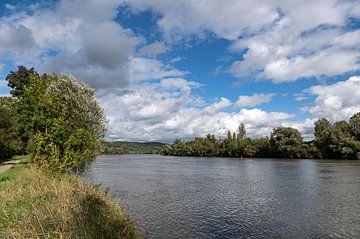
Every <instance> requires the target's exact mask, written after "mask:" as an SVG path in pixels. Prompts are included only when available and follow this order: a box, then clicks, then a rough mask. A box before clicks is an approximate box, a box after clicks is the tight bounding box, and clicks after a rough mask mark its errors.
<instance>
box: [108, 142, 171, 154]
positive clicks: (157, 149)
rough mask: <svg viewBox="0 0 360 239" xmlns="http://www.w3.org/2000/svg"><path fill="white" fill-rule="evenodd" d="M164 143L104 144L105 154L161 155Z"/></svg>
mask: <svg viewBox="0 0 360 239" xmlns="http://www.w3.org/2000/svg"><path fill="white" fill-rule="evenodd" d="M164 145H165V144H164V143H160V142H143V143H140V142H128V141H109V142H105V143H104V146H105V147H104V152H103V153H104V154H160V153H161V152H162V150H163V147H164Z"/></svg>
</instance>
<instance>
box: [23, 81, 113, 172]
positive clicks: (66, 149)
mask: <svg viewBox="0 0 360 239" xmlns="http://www.w3.org/2000/svg"><path fill="white" fill-rule="evenodd" d="M17 114H18V122H19V127H21V128H22V131H23V132H27V133H28V136H29V138H30V139H31V145H30V148H31V152H32V153H33V158H32V160H33V162H35V163H37V164H40V165H46V166H49V167H50V168H52V169H54V170H59V171H68V170H73V171H82V170H84V169H85V167H86V165H88V163H89V162H91V160H92V159H93V158H94V157H95V154H96V153H97V151H98V150H99V146H100V144H101V139H102V138H103V134H104V131H105V125H106V121H105V116H104V113H103V111H102V109H101V108H100V106H99V105H98V103H97V102H96V99H95V96H94V91H93V90H92V89H91V88H89V87H88V86H87V85H85V84H81V83H79V82H77V81H76V80H75V79H74V78H73V77H72V76H68V75H45V76H39V75H38V74H31V75H30V76H29V78H28V82H27V83H26V85H25V86H24V87H23V88H22V95H21V96H20V97H19V99H18V101H17Z"/></svg>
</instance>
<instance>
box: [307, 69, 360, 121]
mask: <svg viewBox="0 0 360 239" xmlns="http://www.w3.org/2000/svg"><path fill="white" fill-rule="evenodd" d="M359 89H360V77H359V76H353V77H350V78H349V79H348V80H346V81H339V82H337V83H335V84H332V85H325V86H321V85H319V86H313V87H311V88H309V89H307V90H306V92H307V93H309V94H312V95H315V96H316V99H315V102H314V104H313V105H312V106H311V107H309V108H308V109H307V111H308V113H309V114H310V115H311V117H312V118H322V117H325V118H328V119H330V120H331V121H338V120H348V119H349V118H350V117H351V116H352V115H353V114H355V113H357V112H360V90H359Z"/></svg>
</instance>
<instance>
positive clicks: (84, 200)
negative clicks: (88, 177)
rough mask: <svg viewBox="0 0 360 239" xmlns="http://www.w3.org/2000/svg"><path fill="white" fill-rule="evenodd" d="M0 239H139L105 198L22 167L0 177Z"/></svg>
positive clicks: (67, 179)
mask: <svg viewBox="0 0 360 239" xmlns="http://www.w3.org/2000/svg"><path fill="white" fill-rule="evenodd" d="M0 215H1V217H0V238H141V236H140V234H139V233H138V232H137V231H136V230H135V228H134V226H133V222H132V221H131V220H130V219H129V218H128V217H127V216H126V215H124V213H123V212H122V210H121V208H119V207H118V206H117V204H116V203H115V202H113V201H112V199H111V197H110V196H109V195H108V194H106V193H104V192H102V191H100V189H99V188H97V187H94V186H92V185H90V184H88V183H86V182H84V181H82V180H80V179H79V178H77V177H73V176H70V175H66V174H62V175H53V174H50V173H48V172H45V171H43V170H40V169H37V168H35V167H32V166H28V165H17V166H15V167H13V168H11V169H9V170H7V171H6V172H4V173H2V174H0Z"/></svg>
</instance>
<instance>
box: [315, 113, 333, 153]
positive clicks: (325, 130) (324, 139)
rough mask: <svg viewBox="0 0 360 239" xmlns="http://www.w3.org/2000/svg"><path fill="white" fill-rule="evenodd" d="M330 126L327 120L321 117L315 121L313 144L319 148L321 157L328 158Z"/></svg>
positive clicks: (329, 151)
mask: <svg viewBox="0 0 360 239" xmlns="http://www.w3.org/2000/svg"><path fill="white" fill-rule="evenodd" d="M332 131H333V129H332V126H331V123H330V121H329V120H327V119H325V118H322V119H320V120H318V121H316V122H315V132H314V136H315V145H316V147H317V148H318V149H319V150H320V152H321V155H322V158H330V157H331V155H332V152H331V148H330V145H331V135H332Z"/></svg>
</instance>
